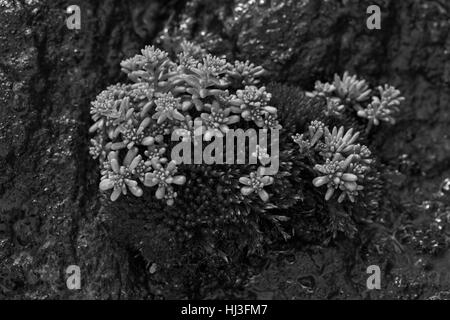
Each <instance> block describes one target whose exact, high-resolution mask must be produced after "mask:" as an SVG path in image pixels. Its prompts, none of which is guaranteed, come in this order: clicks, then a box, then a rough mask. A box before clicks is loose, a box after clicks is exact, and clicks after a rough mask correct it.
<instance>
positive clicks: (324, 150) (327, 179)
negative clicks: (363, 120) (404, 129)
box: [292, 121, 373, 202]
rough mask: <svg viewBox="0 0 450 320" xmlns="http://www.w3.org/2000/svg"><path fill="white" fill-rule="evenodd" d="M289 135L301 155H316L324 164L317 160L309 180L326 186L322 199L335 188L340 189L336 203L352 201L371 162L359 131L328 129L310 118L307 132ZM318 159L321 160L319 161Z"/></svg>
mask: <svg viewBox="0 0 450 320" xmlns="http://www.w3.org/2000/svg"><path fill="white" fill-rule="evenodd" d="M306 135H307V136H305V134H297V135H295V136H293V137H292V139H293V140H294V142H295V143H297V144H298V145H299V147H300V152H301V153H302V154H305V153H309V154H317V155H319V156H320V158H321V160H322V161H324V163H317V164H315V166H314V170H315V171H316V172H317V173H318V174H319V176H318V177H316V178H314V179H313V185H314V186H315V187H321V186H323V185H326V186H327V191H326V193H325V200H327V201H328V200H330V199H331V197H332V196H333V195H334V194H335V192H336V191H340V192H341V193H340V195H339V197H338V199H337V200H338V202H342V201H344V200H345V199H346V198H348V199H349V200H350V201H351V202H354V201H355V197H356V196H358V193H359V192H360V191H362V190H363V189H364V186H363V183H364V179H365V175H366V174H367V173H368V172H369V171H370V166H371V164H372V163H373V159H372V158H371V152H370V150H369V149H368V148H367V147H366V146H364V145H360V144H355V142H356V141H357V140H358V137H359V132H355V133H354V132H353V129H350V130H348V131H345V129H344V127H340V128H337V127H333V129H332V130H331V131H330V129H329V128H328V127H327V126H325V124H324V123H322V122H320V121H312V122H311V123H310V125H309V127H308V133H307V134H306ZM319 162H321V161H319Z"/></svg>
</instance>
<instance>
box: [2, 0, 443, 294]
mask: <svg viewBox="0 0 450 320" xmlns="http://www.w3.org/2000/svg"><path fill="white" fill-rule="evenodd" d="M260 3H261V4H259V5H255V4H254V3H253V4H251V5H246V4H245V3H244V2H242V3H241V2H239V1H235V2H234V1H223V2H220V4H218V2H217V1H207V0H197V1H192V2H190V3H189V4H188V5H186V4H185V3H184V1H181V0H179V1H175V0H174V1H163V0H158V1H157V0H154V1H136V2H134V1H133V2H131V1H125V0H101V1H95V2H92V1H74V3H72V2H70V3H66V2H65V1H47V2H45V1H27V2H25V1H13V0H6V1H0V21H2V26H3V28H1V29H0V43H1V46H0V57H1V58H2V59H1V60H0V85H1V88H0V258H1V259H0V298H39V299H41V298H114V299H119V298H121V299H126V298H177V297H186V296H187V297H207V296H208V297H224V296H225V297H227V296H228V295H227V294H222V293H219V292H217V290H216V291H215V290H214V288H210V290H209V291H208V292H202V291H201V288H195V287H194V288H191V287H192V286H190V284H189V283H186V279H185V278H182V277H181V276H180V277H181V278H180V279H172V277H173V278H177V276H178V273H169V272H164V270H162V271H161V270H156V272H155V270H152V268H151V266H149V265H147V262H144V261H142V258H140V257H139V255H138V254H137V253H136V252H135V251H134V249H133V248H130V247H129V246H128V243H129V239H128V238H127V237H129V235H126V234H125V235H123V236H122V233H121V232H120V230H119V231H117V225H118V224H121V225H122V226H126V225H127V224H132V223H133V220H132V219H131V220H129V219H128V218H127V217H128V215H126V216H120V213H121V212H120V210H119V209H120V206H119V209H118V208H117V207H116V208H115V209H114V212H113V213H114V214H111V210H108V208H109V204H107V203H105V201H104V199H103V198H102V197H101V196H100V194H99V193H98V189H97V182H98V174H97V169H96V167H95V163H94V162H93V161H92V160H90V159H89V156H88V153H87V144H88V134H87V128H88V127H89V102H90V101H91V100H92V99H93V98H94V97H95V96H96V94H97V93H98V92H99V91H100V90H101V89H102V88H104V87H105V86H106V85H108V84H112V83H115V82H118V81H121V80H123V79H124V77H123V75H121V74H120V72H119V62H120V61H121V60H122V59H123V58H124V57H128V56H130V55H132V54H134V53H136V52H137V50H138V49H140V48H141V47H143V46H144V45H145V44H148V43H150V42H152V41H153V40H155V39H156V38H157V36H158V34H159V33H160V32H162V31H163V28H164V27H165V26H166V24H167V26H168V27H170V26H173V25H178V24H179V23H181V22H184V23H183V24H182V26H183V28H182V30H181V32H180V33H181V34H184V35H186V36H188V37H190V38H192V39H196V40H198V41H199V42H202V43H203V44H205V47H206V48H208V49H210V50H212V51H214V52H217V53H226V54H228V55H230V56H231V57H236V58H241V59H250V60H251V61H252V62H255V63H259V64H262V65H264V66H265V67H266V68H267V69H268V70H269V71H271V79H270V80H274V81H278V82H287V83H289V84H291V85H295V86H298V87H299V88H302V89H310V88H311V87H312V85H313V83H314V81H315V80H317V79H319V80H328V79H330V78H331V77H332V75H333V73H334V72H338V73H341V72H343V71H344V70H349V71H351V72H354V73H357V74H358V75H360V76H361V77H365V78H367V79H368V80H369V81H370V82H371V83H374V84H375V83H384V82H389V83H391V84H393V85H395V86H397V87H398V88H399V89H400V90H402V92H403V93H404V96H405V97H406V98H407V100H406V102H405V104H404V107H403V110H404V111H403V112H402V113H401V114H400V115H399V116H398V119H399V121H398V123H397V125H395V126H393V127H381V128H380V129H379V130H378V131H377V132H376V133H375V134H374V136H373V138H374V143H373V148H376V150H377V152H376V154H377V155H378V156H379V158H380V160H381V162H382V163H383V164H384V165H386V168H387V170H386V172H387V173H386V175H385V177H384V178H385V181H386V188H388V191H389V192H388V193H387V195H386V199H385V201H384V203H380V206H382V207H383V208H384V209H385V212H386V214H385V215H384V216H383V217H381V218H382V219H380V220H381V221H378V222H379V223H378V225H377V226H375V227H372V228H367V229H365V230H366V231H365V232H366V233H364V234H362V235H361V236H360V237H359V239H358V242H357V243H353V242H352V241H342V242H340V243H337V244H334V245H332V246H328V247H322V246H320V244H317V245H314V246H303V245H300V244H298V243H286V244H281V245H275V247H274V248H271V249H270V250H269V251H268V253H267V256H266V257H265V258H264V259H262V260H260V261H249V262H248V264H249V265H251V266H252V269H253V270H252V271H251V272H249V274H247V275H246V276H245V278H246V279H247V280H248V281H245V285H243V286H242V288H241V290H239V291H236V293H235V294H234V296H236V297H244V298H245V297H247V298H274V299H292V298H336V299H342V298H379V297H385V298H431V297H433V298H436V299H444V298H448V297H449V293H448V291H449V290H450V275H449V273H448V271H447V270H449V264H450V262H449V261H450V260H449V254H450V253H449V251H448V249H447V247H448V234H449V233H448V232H449V227H448V223H450V218H448V217H449V210H448V206H449V205H450V195H449V194H448V187H447V189H446V188H445V186H444V187H443V188H442V190H441V192H439V191H440V189H439V186H440V184H441V183H442V182H443V180H444V178H446V177H449V175H450V139H449V136H448V135H449V131H448V128H449V125H450V109H449V105H450V103H449V102H450V90H449V89H450V88H449V86H450V62H449V61H450V59H449V55H450V30H449V29H450V18H449V14H450V8H449V5H448V3H446V2H445V1H438V0H436V1H430V0H421V1H414V0H406V1H394V0H391V1H389V0H385V1H375V3H378V4H379V5H380V7H381V8H382V12H383V14H382V29H381V30H375V31H371V30H368V29H367V28H366V26H365V21H366V17H367V14H366V8H367V6H368V5H370V4H374V1H356V0H354V1H321V2H320V1H294V0H291V1H289V0H287V1H261V2H260ZM72 4H78V5H80V7H81V9H82V28H81V30H78V31H76V30H68V29H67V27H66V25H65V18H66V17H67V16H68V15H67V14H66V13H65V11H64V10H65V8H67V6H68V5H72ZM236 8H237V9H236ZM206 13H208V14H206ZM203 31H206V33H204V32H203ZM160 39H163V41H164V39H166V40H167V37H165V38H164V37H162V38H160ZM446 192H447V193H446ZM121 210H126V208H125V209H124V208H122V209H121ZM437 219H439V221H437ZM151 227H152V226H149V228H151ZM442 230H444V231H442ZM417 231H419V232H418V233H417ZM445 232H447V233H445ZM411 234H412V235H413V236H411ZM424 235H425V236H424ZM170 238H171V236H170V235H167V234H165V233H164V230H156V231H155V232H154V238H152V237H151V236H149V239H147V241H149V242H150V243H155V250H154V252H151V253H149V254H150V255H153V256H154V257H155V262H158V261H159V260H164V261H171V260H174V259H176V257H177V250H183V248H176V247H172V245H171V240H170ZM152 241H153V242H152ZM368 243H370V245H369V244H368ZM156 244H158V245H159V246H157V245H156ZM162 244H163V245H162ZM165 248H170V250H164V249H165ZM368 248H372V249H368ZM373 248H377V250H373ZM184 249H185V248H184ZM438 249H439V250H438ZM70 264H77V265H79V266H80V267H81V269H82V281H83V284H82V290H80V291H70V290H67V288H66V284H65V269H66V268H67V266H68V265H70ZM370 264H378V265H380V267H381V269H382V270H383V278H382V286H383V290H381V291H380V292H369V291H367V290H366V287H365V280H366V277H367V275H366V273H365V268H366V267H367V266H368V265H370ZM178 268H180V267H178ZM180 270H181V271H183V269H182V268H181V269H180ZM184 272H185V274H186V277H187V278H189V277H191V278H192V277H193V276H195V270H194V271H190V272H191V273H194V274H191V275H189V274H188V273H189V270H188V271H186V270H184ZM236 272H240V271H236ZM180 274H182V275H184V273H180ZM251 274H253V276H251ZM436 274H438V275H439V276H438V278H436ZM243 277H244V276H243ZM243 283H244V282H243ZM213 286H214V285H212V287H213ZM216 286H217V288H219V287H220V283H218V284H216ZM183 287H187V288H191V289H184V288H183Z"/></svg>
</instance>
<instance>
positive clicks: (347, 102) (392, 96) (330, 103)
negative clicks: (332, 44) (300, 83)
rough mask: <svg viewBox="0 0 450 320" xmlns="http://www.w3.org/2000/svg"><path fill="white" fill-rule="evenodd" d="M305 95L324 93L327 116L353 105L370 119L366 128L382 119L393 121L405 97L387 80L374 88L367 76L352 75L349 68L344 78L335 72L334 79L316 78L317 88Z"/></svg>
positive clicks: (377, 123)
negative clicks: (325, 80)
mask: <svg viewBox="0 0 450 320" xmlns="http://www.w3.org/2000/svg"><path fill="white" fill-rule="evenodd" d="M306 95H307V96H308V97H318V96H319V97H324V98H325V99H326V103H327V108H326V111H325V113H326V115H327V116H340V115H341V114H342V113H343V112H344V111H345V110H346V109H347V108H350V109H353V110H354V111H355V112H356V114H357V116H358V117H361V118H365V119H367V121H368V125H367V131H370V130H371V128H372V127H373V126H374V125H375V126H378V125H379V124H380V123H381V122H387V123H390V124H394V123H395V118H394V115H395V113H396V112H399V106H400V104H401V103H402V102H403V101H404V100H405V98H404V97H402V96H401V95H400V91H399V90H397V89H396V88H395V87H393V86H390V85H387V84H385V85H384V86H378V87H377V88H376V90H372V89H370V88H369V85H368V83H367V82H366V81H365V80H359V79H357V77H356V75H353V76H350V75H349V73H348V72H344V75H343V76H342V78H341V77H340V76H339V75H337V74H335V75H334V81H333V82H332V83H329V82H326V83H322V82H320V81H316V83H315V86H314V91H312V92H307V93H306Z"/></svg>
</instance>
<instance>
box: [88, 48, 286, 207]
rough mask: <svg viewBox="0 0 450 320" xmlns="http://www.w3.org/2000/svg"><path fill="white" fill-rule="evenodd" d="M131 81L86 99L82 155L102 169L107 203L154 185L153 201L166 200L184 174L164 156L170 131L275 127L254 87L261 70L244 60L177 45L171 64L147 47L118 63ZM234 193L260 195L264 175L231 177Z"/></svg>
mask: <svg viewBox="0 0 450 320" xmlns="http://www.w3.org/2000/svg"><path fill="white" fill-rule="evenodd" d="M121 67H122V71H123V72H125V73H126V74H127V75H128V78H129V79H130V80H131V81H132V83H130V84H116V85H112V86H109V87H108V88H107V89H106V90H104V91H102V92H101V93H100V94H99V95H98V96H97V98H96V100H95V101H94V102H92V107H91V116H92V119H93V120H94V124H93V125H92V126H91V128H90V132H91V133H95V134H96V135H95V137H94V138H93V139H91V147H90V154H91V155H92V156H93V158H95V159H97V158H98V159H99V161H100V164H101V167H102V171H101V174H102V178H101V182H100V189H101V190H103V191H106V190H112V193H111V196H110V198H111V200H112V201H115V200H117V199H118V197H119V196H120V195H121V194H127V192H128V191H129V192H130V193H131V194H133V195H134V196H136V197H140V196H142V195H143V193H144V191H143V189H142V187H143V186H145V187H150V188H152V187H155V190H156V191H155V196H156V198H157V199H161V200H165V201H166V203H167V204H168V205H173V204H174V199H175V198H176V197H177V192H176V186H179V185H183V184H185V182H186V177H185V175H183V174H178V175H177V171H178V167H179V165H180V163H176V162H175V161H174V160H172V161H170V157H169V156H168V154H167V153H168V152H170V147H171V137H172V133H174V132H177V133H178V135H179V136H181V137H182V138H183V140H188V141H192V140H194V139H193V137H194V136H196V135H202V134H203V135H204V139H205V140H206V141H209V140H211V138H212V137H213V136H216V137H217V136H219V137H220V136H222V135H223V134H226V133H227V132H228V131H229V130H230V128H235V129H236V128H244V127H252V126H253V127H255V128H261V129H267V130H270V129H279V128H280V127H281V126H280V124H279V123H278V120H277V109H276V108H274V107H272V106H270V104H269V103H270V99H271V94H270V93H268V92H267V91H266V88H265V87H258V86H257V84H258V83H259V80H258V78H259V77H260V76H261V75H263V73H264V70H263V68H262V67H259V66H255V65H253V64H251V63H250V62H248V61H247V62H240V61H236V62H235V63H234V64H230V63H228V62H227V61H226V60H225V59H222V58H219V57H216V56H213V55H211V54H207V53H205V52H204V50H202V49H201V48H199V47H198V46H196V45H194V44H192V43H189V42H186V41H185V42H183V43H182V44H181V52H179V53H178V54H177V59H176V61H172V60H171V59H170V58H169V54H168V53H167V52H165V51H162V50H160V49H157V48H155V47H154V46H147V47H145V48H144V49H143V50H142V51H141V54H138V55H136V56H134V57H132V58H130V59H127V60H124V61H122V63H121ZM239 181H240V182H241V183H242V184H244V185H245V187H243V188H242V189H241V191H242V194H245V195H249V194H251V193H253V192H254V193H256V194H258V195H259V196H260V198H261V199H262V200H263V201H267V200H268V193H267V192H266V191H265V190H264V189H263V187H264V186H266V185H269V184H271V183H272V182H273V179H272V178H269V177H266V176H261V175H260V174H259V173H256V172H255V173H251V174H250V176H249V177H245V176H242V177H241V179H240V180H239Z"/></svg>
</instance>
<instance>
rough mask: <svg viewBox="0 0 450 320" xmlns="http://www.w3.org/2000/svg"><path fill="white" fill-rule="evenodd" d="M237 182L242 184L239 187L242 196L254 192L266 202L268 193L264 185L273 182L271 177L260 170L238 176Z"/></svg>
mask: <svg viewBox="0 0 450 320" xmlns="http://www.w3.org/2000/svg"><path fill="white" fill-rule="evenodd" d="M239 182H240V183H242V184H243V185H244V187H242V188H241V193H242V194H243V195H244V196H248V195H249V194H251V193H256V194H258V196H259V197H260V198H261V200H262V201H264V202H266V201H267V200H269V194H268V193H267V191H266V190H264V187H265V186H268V185H271V184H272V183H273V177H271V176H264V175H263V174H262V170H257V171H256V172H251V173H250V175H249V176H248V177H241V178H239Z"/></svg>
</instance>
